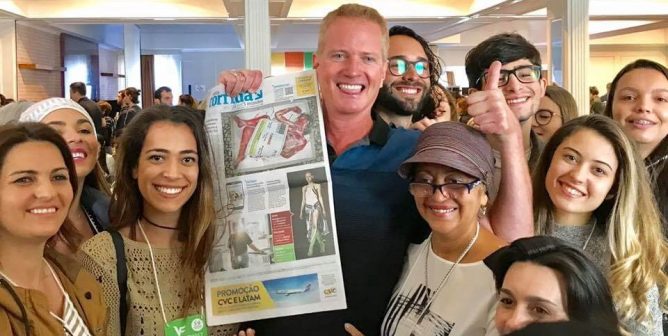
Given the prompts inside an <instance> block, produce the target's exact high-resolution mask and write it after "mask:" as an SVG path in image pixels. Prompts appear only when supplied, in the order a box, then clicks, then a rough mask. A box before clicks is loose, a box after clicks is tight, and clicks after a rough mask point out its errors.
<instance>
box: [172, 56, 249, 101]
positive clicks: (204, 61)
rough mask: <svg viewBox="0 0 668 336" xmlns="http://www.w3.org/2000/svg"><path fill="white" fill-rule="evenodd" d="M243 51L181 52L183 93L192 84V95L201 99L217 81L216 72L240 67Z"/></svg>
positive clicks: (242, 62)
mask: <svg viewBox="0 0 668 336" xmlns="http://www.w3.org/2000/svg"><path fill="white" fill-rule="evenodd" d="M244 62H245V60H244V52H243V51H221V52H184V53H182V54H181V64H182V73H183V93H188V85H192V95H193V97H194V98H195V99H197V100H198V101H199V100H202V99H203V98H204V97H205V95H206V93H207V92H208V91H209V90H210V89H211V88H212V87H214V86H215V85H216V84H217V82H218V73H220V72H221V71H223V70H230V69H242V68H243V67H244Z"/></svg>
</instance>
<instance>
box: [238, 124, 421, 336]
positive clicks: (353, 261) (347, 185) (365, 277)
mask: <svg viewBox="0 0 668 336" xmlns="http://www.w3.org/2000/svg"><path fill="white" fill-rule="evenodd" d="M418 136H419V132H417V131H413V130H406V129H402V128H392V127H390V126H388V124H387V123H385V122H384V121H383V120H382V119H381V118H376V119H375V120H374V124H373V128H372V130H371V132H370V133H369V135H368V136H367V137H366V138H364V139H361V140H360V141H359V142H358V143H356V144H354V145H353V146H351V147H350V148H348V149H347V150H346V151H345V152H343V153H341V154H340V155H337V154H336V153H334V150H333V148H331V147H330V146H328V154H329V159H330V166H331V173H332V189H333V198H334V214H335V216H336V225H337V233H338V242H339V252H340V257H341V264H342V268H343V282H344V285H345V290H346V299H347V303H348V309H345V310H335V311H329V312H321V313H313V314H304V315H298V316H290V317H282V318H274V319H268V320H262V321H254V322H250V323H248V326H249V327H252V328H254V329H255V330H256V331H257V333H258V335H272V336H273V335H290V334H296V333H298V334H300V335H319V336H326V335H347V333H346V332H345V331H344V329H343V324H344V323H346V322H349V323H352V324H354V325H355V326H356V327H357V328H358V329H360V330H361V331H362V332H363V333H365V334H366V335H367V336H372V335H377V334H379V333H380V324H381V322H382V320H383V316H384V314H385V308H386V305H387V303H388V302H389V300H390V298H391V296H392V291H393V290H394V287H395V285H396V283H397V281H398V280H399V277H400V275H401V271H402V267H403V263H404V258H405V255H406V250H407V248H408V245H409V243H419V242H421V241H422V240H424V238H426V236H427V234H428V231H429V229H428V226H427V225H426V223H425V222H424V221H423V220H422V218H421V217H420V216H419V214H418V212H417V209H416V208H415V202H414V200H413V198H412V196H411V195H410V194H409V193H408V182H407V181H405V180H403V179H402V178H401V177H399V175H398V174H397V169H398V168H399V165H400V164H401V163H402V162H403V161H404V160H406V159H407V158H408V157H410V156H411V155H412V153H413V150H414V148H415V145H416V142H417V138H418Z"/></svg>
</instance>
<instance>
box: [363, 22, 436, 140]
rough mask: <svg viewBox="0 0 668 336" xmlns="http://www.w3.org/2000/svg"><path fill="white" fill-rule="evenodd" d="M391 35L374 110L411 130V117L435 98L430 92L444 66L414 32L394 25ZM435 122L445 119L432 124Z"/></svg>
mask: <svg viewBox="0 0 668 336" xmlns="http://www.w3.org/2000/svg"><path fill="white" fill-rule="evenodd" d="M389 33H390V48H389V49H388V53H387V57H388V69H387V71H386V73H385V80H384V81H383V86H382V87H381V88H380V91H379V93H378V98H377V99H376V102H375V103H374V107H373V111H374V113H375V114H376V115H377V116H380V117H381V118H382V119H383V120H384V121H385V122H387V123H389V124H391V125H393V126H395V127H403V128H411V126H412V117H413V116H414V115H416V114H419V113H420V112H421V111H422V109H423V107H424V105H425V103H426V102H427V101H428V100H429V99H432V98H431V90H432V87H433V86H434V85H436V83H438V78H439V76H440V75H441V65H440V63H439V60H438V56H436V54H434V52H433V51H432V50H431V49H430V48H429V43H428V42H427V41H426V40H425V39H424V38H423V37H422V36H420V35H418V34H417V33H416V32H415V31H413V30H412V29H410V28H408V27H404V26H394V27H392V28H390V32H389ZM446 120H448V119H446ZM435 121H445V120H432V122H430V123H429V124H431V123H433V122H435ZM426 126H428V124H426V125H424V126H423V127H418V128H419V129H424V127H426Z"/></svg>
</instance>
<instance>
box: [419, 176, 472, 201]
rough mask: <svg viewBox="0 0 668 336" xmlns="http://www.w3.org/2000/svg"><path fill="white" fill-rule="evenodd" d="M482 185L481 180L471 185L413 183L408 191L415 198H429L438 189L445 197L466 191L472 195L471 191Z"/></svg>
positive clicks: (470, 183)
mask: <svg viewBox="0 0 668 336" xmlns="http://www.w3.org/2000/svg"><path fill="white" fill-rule="evenodd" d="M481 183H482V181H481V180H475V181H472V182H469V183H458V182H453V183H443V184H433V183H427V182H412V183H410V184H409V185H408V190H409V191H410V193H411V195H413V196H415V197H429V196H431V195H433V194H434V193H435V192H436V189H438V190H439V191H440V192H441V194H442V195H443V196H450V197H452V196H453V195H458V194H461V193H462V192H463V191H464V190H466V192H467V193H469V194H470V193H471V190H472V189H473V188H475V187H476V186H478V185H480V184H481Z"/></svg>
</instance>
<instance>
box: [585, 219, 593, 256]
mask: <svg viewBox="0 0 668 336" xmlns="http://www.w3.org/2000/svg"><path fill="white" fill-rule="evenodd" d="M594 231H596V221H594V224H592V225H591V232H589V237H587V240H585V243H584V245H582V251H584V250H586V249H587V244H589V240H590V239H591V236H592V235H594Z"/></svg>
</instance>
